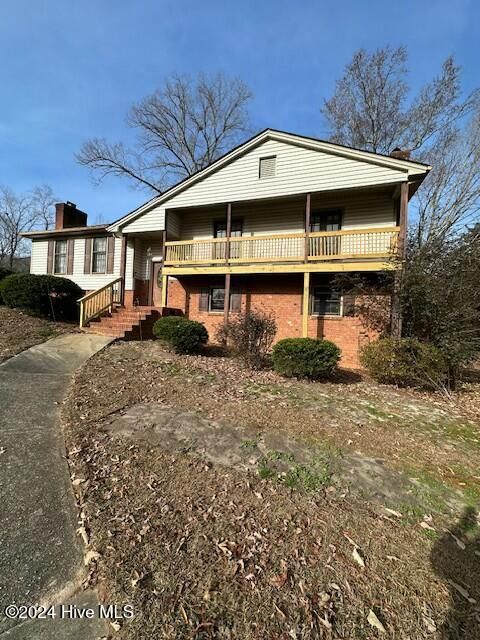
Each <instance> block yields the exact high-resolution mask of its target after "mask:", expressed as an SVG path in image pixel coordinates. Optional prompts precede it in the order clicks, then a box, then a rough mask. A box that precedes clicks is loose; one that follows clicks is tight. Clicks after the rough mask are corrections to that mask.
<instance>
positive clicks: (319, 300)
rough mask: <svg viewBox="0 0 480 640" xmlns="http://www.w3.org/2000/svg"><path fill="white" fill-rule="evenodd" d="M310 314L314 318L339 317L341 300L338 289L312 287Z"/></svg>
mask: <svg viewBox="0 0 480 640" xmlns="http://www.w3.org/2000/svg"><path fill="white" fill-rule="evenodd" d="M312 314H313V315H315V316H341V315H342V299H341V295H340V291H339V290H338V289H332V288H331V287H314V288H313V291H312Z"/></svg>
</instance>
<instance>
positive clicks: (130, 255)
mask: <svg viewBox="0 0 480 640" xmlns="http://www.w3.org/2000/svg"><path fill="white" fill-rule="evenodd" d="M134 257H135V243H134V241H133V240H130V238H129V239H127V255H126V257H125V289H133V260H134Z"/></svg>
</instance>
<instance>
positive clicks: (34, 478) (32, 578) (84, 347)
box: [0, 334, 112, 640]
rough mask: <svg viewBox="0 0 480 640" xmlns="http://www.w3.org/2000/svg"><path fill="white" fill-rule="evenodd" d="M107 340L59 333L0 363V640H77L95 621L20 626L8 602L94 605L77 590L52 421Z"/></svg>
mask: <svg viewBox="0 0 480 640" xmlns="http://www.w3.org/2000/svg"><path fill="white" fill-rule="evenodd" d="M111 341H112V338H109V337H106V336H100V335H94V334H67V335H62V336H59V337H57V338H54V339H52V340H49V341H47V342H44V343H43V344H40V345H37V346H35V347H32V348H31V349H28V350H27V351H24V352H23V353H21V354H19V355H18V356H15V357H14V358H11V359H10V360H7V361H6V362H5V363H3V365H1V366H0V638H9V639H10V638H12V639H20V638H21V639H22V640H23V639H27V638H38V639H39V640H40V639H42V640H43V639H45V640H46V639H50V638H51V639H53V638H55V639H63V638H65V639H67V638H71V639H74V638H75V639H78V640H80V639H82V640H83V639H85V640H87V639H88V640H94V638H97V637H101V636H102V635H105V628H104V626H103V623H102V624H100V622H99V621H98V620H84V621H79V620H62V621H60V620H59V619H58V618H57V619H55V620H42V621H33V622H21V621H15V620H9V619H8V618H6V616H5V615H4V612H5V607H6V606H7V605H9V604H12V603H13V604H16V605H35V604H39V603H42V604H60V603H76V604H77V605H78V606H83V605H85V604H87V603H88V604H89V605H90V606H92V605H96V595H95V594H94V593H88V592H82V591H81V589H80V585H81V581H82V579H83V577H84V565H83V553H84V549H83V547H82V542H81V539H79V537H78V535H77V533H76V529H77V526H78V525H77V514H76V509H75V502H74V497H73V493H72V488H71V484H70V475H69V471H68V466H67V462H66V458H65V449H64V440H63V434H62V431H61V428H60V424H59V413H60V406H61V402H62V400H63V398H64V396H65V393H66V391H67V388H68V384H69V382H70V378H71V374H72V373H73V372H74V371H75V369H76V368H77V367H79V366H80V365H81V364H82V363H83V362H85V361H86V360H87V359H88V358H90V357H91V356H92V355H93V354H95V353H96V352H97V351H99V350H100V349H102V348H103V347H105V346H106V345H107V344H108V343H109V342H111Z"/></svg>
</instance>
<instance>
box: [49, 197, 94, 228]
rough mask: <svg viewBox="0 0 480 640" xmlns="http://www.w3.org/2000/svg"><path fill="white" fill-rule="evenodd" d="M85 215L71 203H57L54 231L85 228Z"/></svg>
mask: <svg viewBox="0 0 480 640" xmlns="http://www.w3.org/2000/svg"><path fill="white" fill-rule="evenodd" d="M86 226H87V214H86V213H84V212H83V211H80V209H77V205H76V204H74V203H73V202H68V200H67V202H58V203H57V204H56V205H55V229H71V228H72V227H86Z"/></svg>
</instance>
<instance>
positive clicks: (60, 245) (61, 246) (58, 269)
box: [54, 240, 67, 273]
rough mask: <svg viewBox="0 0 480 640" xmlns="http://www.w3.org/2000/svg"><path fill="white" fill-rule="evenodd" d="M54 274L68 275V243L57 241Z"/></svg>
mask: <svg viewBox="0 0 480 640" xmlns="http://www.w3.org/2000/svg"><path fill="white" fill-rule="evenodd" d="M54 273H67V241H66V240H56V241H55V267H54Z"/></svg>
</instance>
